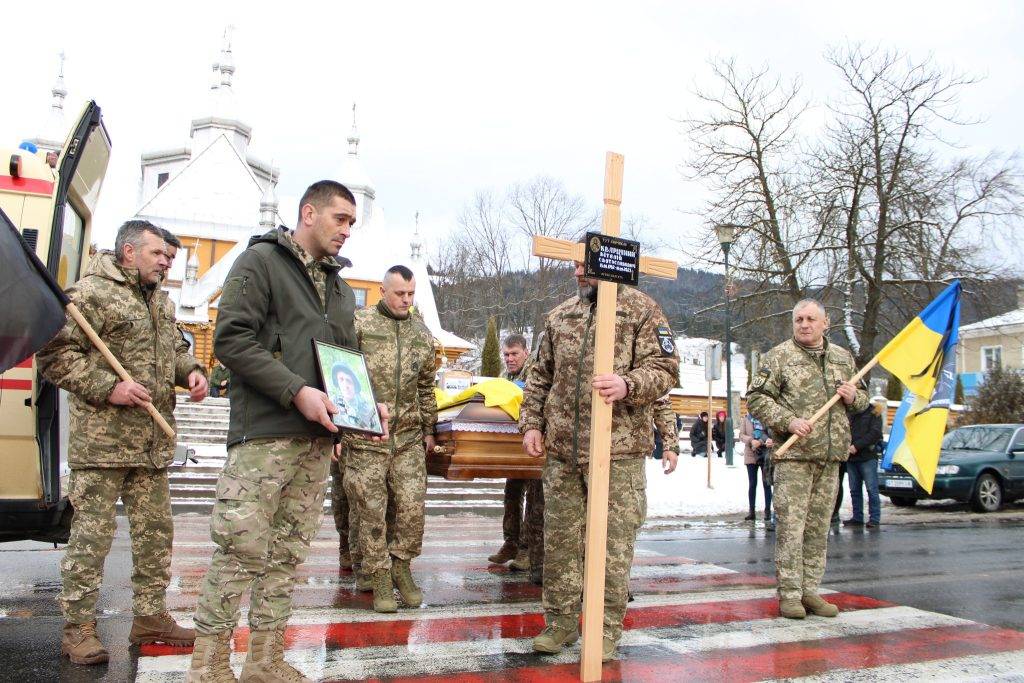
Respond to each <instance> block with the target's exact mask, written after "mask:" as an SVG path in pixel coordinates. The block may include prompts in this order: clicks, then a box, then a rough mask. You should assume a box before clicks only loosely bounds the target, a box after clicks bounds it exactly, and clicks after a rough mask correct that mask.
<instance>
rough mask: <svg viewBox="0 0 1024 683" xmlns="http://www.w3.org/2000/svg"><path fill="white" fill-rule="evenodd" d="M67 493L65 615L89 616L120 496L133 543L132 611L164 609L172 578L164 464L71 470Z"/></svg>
mask: <svg viewBox="0 0 1024 683" xmlns="http://www.w3.org/2000/svg"><path fill="white" fill-rule="evenodd" d="M68 498H69V499H70V500H71V504H72V505H73V506H74V507H75V517H74V520H73V521H72V523H71V538H70V539H69V540H68V545H67V548H65V550H64V557H63V559H61V562H60V573H61V578H62V580H63V584H64V585H63V587H62V588H61V593H60V597H59V600H60V606H61V611H62V612H63V613H64V619H65V620H66V621H68V622H70V623H73V624H83V623H85V622H89V621H92V620H93V619H95V616H96V601H97V599H98V598H99V594H100V584H101V583H102V582H103V561H104V560H105V559H106V557H107V553H109V552H110V545H111V543H112V541H113V539H114V532H115V530H116V529H117V522H116V521H115V518H114V511H115V506H116V505H117V499H118V498H120V499H121V500H122V501H124V510H125V514H126V515H127V516H128V533H129V536H130V537H131V543H132V593H133V598H132V611H133V612H134V613H135V614H136V615H138V616H149V615H153V614H160V613H162V612H164V611H165V610H166V606H165V604H164V597H165V594H166V591H167V584H168V583H169V582H170V580H171V543H172V540H173V538H174V523H173V521H172V519H171V494H170V490H169V488H168V484H167V470H165V469H153V468H149V467H111V468H98V467H97V468H87V469H74V470H71V478H70V481H69V483H68Z"/></svg>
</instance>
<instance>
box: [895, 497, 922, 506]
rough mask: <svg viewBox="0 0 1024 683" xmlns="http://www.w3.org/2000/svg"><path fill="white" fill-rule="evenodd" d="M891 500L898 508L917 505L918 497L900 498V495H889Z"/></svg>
mask: <svg viewBox="0 0 1024 683" xmlns="http://www.w3.org/2000/svg"><path fill="white" fill-rule="evenodd" d="M889 500H891V501H892V504H893V505H895V506H896V507H898V508H912V507H914V506H915V505H917V498H900V497H899V496H889Z"/></svg>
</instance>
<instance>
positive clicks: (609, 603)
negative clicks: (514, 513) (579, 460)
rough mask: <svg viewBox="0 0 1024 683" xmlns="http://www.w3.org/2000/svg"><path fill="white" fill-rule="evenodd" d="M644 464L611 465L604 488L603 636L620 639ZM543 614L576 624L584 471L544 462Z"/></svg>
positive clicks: (642, 510) (642, 500) (640, 517)
mask: <svg viewBox="0 0 1024 683" xmlns="http://www.w3.org/2000/svg"><path fill="white" fill-rule="evenodd" d="M646 488H647V475H646V473H645V471H644V460H643V458H635V459H628V460H612V461H611V472H610V475H609V483H608V539H607V554H608V557H607V560H606V563H605V574H604V629H603V630H604V635H605V637H607V638H611V639H612V640H614V641H615V642H618V640H619V639H620V638H621V637H622V620H623V618H624V617H625V615H626V601H627V600H628V599H629V569H630V566H631V565H632V564H633V545H634V544H635V543H636V534H637V531H639V529H640V527H641V526H642V525H643V522H644V519H645V518H646V517H647V492H646ZM544 499H545V507H544V593H543V595H544V599H543V604H544V613H545V621H546V622H547V623H549V624H550V623H551V622H552V620H554V619H556V618H559V617H571V618H573V619H575V618H578V617H579V614H580V610H581V608H582V601H583V550H584V531H585V527H586V519H587V467H586V465H582V466H576V467H574V466H573V465H571V464H569V463H564V462H561V461H558V460H554V459H552V458H548V460H547V462H545V464H544Z"/></svg>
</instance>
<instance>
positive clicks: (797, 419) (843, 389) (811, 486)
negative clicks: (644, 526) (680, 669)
mask: <svg viewBox="0 0 1024 683" xmlns="http://www.w3.org/2000/svg"><path fill="white" fill-rule="evenodd" d="M828 325H829V323H828V316H827V315H826V313H825V307H824V306H823V305H822V304H821V302H819V301H816V300H814V299H804V300H803V301H800V302H798V303H797V305H796V306H795V307H794V308H793V338H792V339H790V340H789V341H786V342H783V343H781V344H779V345H778V346H776V347H775V348H773V349H772V350H771V351H769V352H768V353H766V354H765V356H764V358H763V359H762V361H761V367H760V368H759V369H758V371H757V375H756V376H755V377H754V380H753V382H752V383H751V387H750V391H748V392H747V406H748V408H749V409H750V413H751V414H752V415H754V416H755V417H757V418H758V419H759V420H761V422H763V423H764V424H765V426H767V427H768V429H770V430H771V432H772V435H773V438H774V440H775V441H776V443H782V442H783V441H785V440H786V439H787V438H788V437H789V435H791V434H793V435H796V436H798V437H800V438H799V440H798V441H796V442H794V443H793V444H792V448H789V449H788V450H786V447H785V446H783V447H781V448H778V449H776V451H775V452H774V453H772V456H771V458H772V466H773V472H774V474H773V477H774V497H773V503H774V505H775V512H776V515H777V517H778V522H777V524H778V532H777V537H776V541H775V573H776V578H777V580H778V590H779V611H780V613H781V614H782V616H784V617H787V618H789V619H803V618H804V617H805V616H807V612H811V613H812V614H815V615H818V616H822V617H834V616H836V615H837V614H838V613H839V610H838V608H836V606H835V605H833V604H831V603H829V602H826V601H825V600H823V599H822V598H821V596H819V595H818V586H819V584H820V583H821V578H822V576H824V574H825V550H826V543H827V541H828V527H829V519H830V518H831V517H832V507H833V505H834V504H835V500H836V488H837V485H838V481H839V477H838V472H839V464H840V463H841V462H845V461H846V459H847V457H848V456H849V448H850V421H849V419H848V418H847V414H848V413H851V414H852V413H858V412H860V411H862V410H864V408H866V407H867V405H868V396H867V392H865V391H864V390H863V389H862V388H858V387H857V386H855V385H854V384H851V383H850V379H851V378H852V377H853V376H854V374H855V373H856V370H857V369H856V367H854V362H853V357H852V356H851V355H850V352H849V351H847V350H846V349H844V348H841V347H839V346H836V345H835V344H830V343H829V341H828V340H827V339H825V331H826V330H827V329H828ZM836 393H837V394H839V396H840V398H841V399H842V400H841V401H837V402H836V403H835V405H833V406H832V407H831V408H830V409H829V411H828V413H826V414H825V415H824V416H823V417H822V418H821V419H819V420H818V421H817V422H814V423H812V422H811V421H810V420H808V418H810V417H811V415H812V413H814V412H815V411H816V410H818V409H819V408H820V407H822V406H823V405H825V404H826V403H827V402H828V400H829V399H830V398H831V397H832V395H833V394H836ZM786 445H787V446H788V445H790V444H786Z"/></svg>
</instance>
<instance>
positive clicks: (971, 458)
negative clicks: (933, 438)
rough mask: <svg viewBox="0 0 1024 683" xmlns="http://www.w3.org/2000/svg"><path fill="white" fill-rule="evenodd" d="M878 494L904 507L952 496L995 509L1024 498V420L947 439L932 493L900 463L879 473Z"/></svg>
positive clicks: (980, 507) (969, 430)
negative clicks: (1020, 422)
mask: <svg viewBox="0 0 1024 683" xmlns="http://www.w3.org/2000/svg"><path fill="white" fill-rule="evenodd" d="M878 492H879V493H881V494H882V495H883V496H888V497H889V499H890V500H891V501H892V503H893V505H898V506H900V507H908V506H911V505H914V504H915V503H916V502H917V501H919V500H922V499H926V498H927V499H932V500H941V499H946V498H953V499H956V500H959V501H961V502H964V503H970V504H971V507H972V508H973V509H974V510H976V511H978V512H995V511H996V510H998V509H999V508H1000V507H1002V506H1003V504H1004V503H1007V502H1012V501H1015V500H1017V499H1018V498H1024V424H1000V425H970V426H968V427H958V428H957V429H954V430H953V431H951V432H949V433H948V434H946V436H945V438H943V439H942V452H941V453H940V454H939V466H938V468H937V469H936V470H935V484H934V486H933V487H932V492H931V493H928V492H927V491H925V490H924V489H922V488H921V487H920V486H919V485H918V484H917V482H916V481H914V480H913V479H912V478H911V477H910V475H908V474H907V471H906V470H904V469H903V468H902V467H900V466H899V465H894V466H893V470H892V471H891V472H884V471H881V470H880V471H879V473H878Z"/></svg>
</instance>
